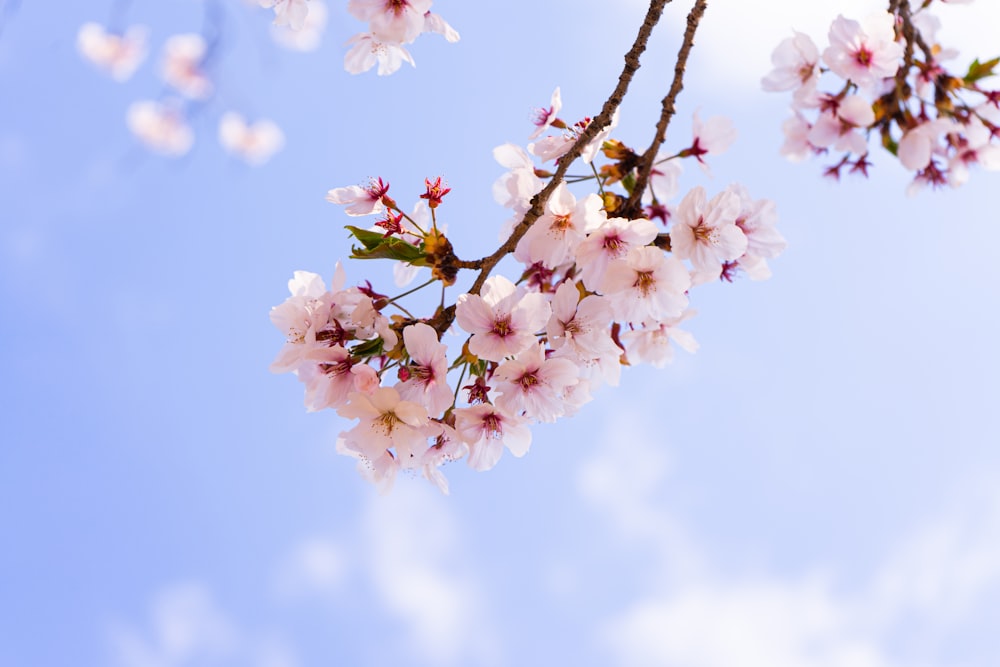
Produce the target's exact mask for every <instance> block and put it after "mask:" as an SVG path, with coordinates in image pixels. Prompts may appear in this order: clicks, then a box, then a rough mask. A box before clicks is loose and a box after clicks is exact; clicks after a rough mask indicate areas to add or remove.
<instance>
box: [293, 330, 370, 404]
mask: <svg viewBox="0 0 1000 667" xmlns="http://www.w3.org/2000/svg"><path fill="white" fill-rule="evenodd" d="M302 361H303V362H304V363H302V364H301V365H300V366H299V367H298V376H299V380H301V381H302V382H303V383H304V384H305V385H306V392H305V404H306V409H307V410H309V411H310V412H315V411H317V410H325V409H327V408H332V409H337V408H339V407H341V406H342V405H345V404H346V403H347V399H348V396H349V395H350V394H351V393H352V392H360V393H364V394H370V393H372V392H373V391H375V389H376V388H377V387H378V386H379V378H378V375H377V374H376V372H375V369H374V368H372V367H371V366H369V365H367V364H364V363H359V362H358V360H357V359H354V358H353V357H352V356H351V353H350V352H349V351H348V350H347V349H346V348H344V347H342V346H340V345H334V346H326V345H322V346H315V347H311V348H308V349H307V350H306V351H305V354H304V355H303V359H302Z"/></svg>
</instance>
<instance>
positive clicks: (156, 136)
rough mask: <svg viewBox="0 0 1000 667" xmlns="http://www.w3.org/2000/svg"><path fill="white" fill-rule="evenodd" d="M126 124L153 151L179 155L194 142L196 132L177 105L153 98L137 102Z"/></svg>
mask: <svg viewBox="0 0 1000 667" xmlns="http://www.w3.org/2000/svg"><path fill="white" fill-rule="evenodd" d="M126 123H127V124H128V128H129V130H131V131H132V134H134V135H135V136H136V137H137V138H138V139H139V141H141V142H142V143H143V144H145V145H146V147H147V148H149V149H150V150H152V151H155V152H157V153H161V154H163V155H169V156H171V157H180V156H181V155H184V154H185V153H187V152H188V151H189V150H191V146H192V144H194V132H192V131H191V127H190V126H189V125H188V124H187V122H186V120H185V118H184V114H183V113H181V112H180V111H179V110H178V109H177V108H176V107H174V106H171V105H166V104H161V103H159V102H154V101H152V100H142V101H139V102H134V103H132V105H131V106H130V107H129V108H128V113H127V115H126Z"/></svg>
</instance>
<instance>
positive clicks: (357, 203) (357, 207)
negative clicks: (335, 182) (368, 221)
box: [326, 178, 389, 216]
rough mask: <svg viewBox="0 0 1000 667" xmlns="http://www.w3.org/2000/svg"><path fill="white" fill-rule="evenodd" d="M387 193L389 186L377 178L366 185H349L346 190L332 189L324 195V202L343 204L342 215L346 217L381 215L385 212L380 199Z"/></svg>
mask: <svg viewBox="0 0 1000 667" xmlns="http://www.w3.org/2000/svg"><path fill="white" fill-rule="evenodd" d="M388 191H389V184H388V183H383V182H382V179H381V178H379V179H378V180H377V181H376V180H375V179H374V178H373V179H371V180H370V181H369V182H368V185H367V186H365V187H361V186H360V185H349V186H347V187H346V188H334V189H333V190H329V191H328V192H327V193H326V200H327V201H328V202H330V203H331V204H344V205H346V206H347V208H346V209H344V213H346V214H347V215H353V216H360V215H371V214H373V213H375V214H377V213H381V212H382V211H384V210H385V205H384V204H383V203H382V197H384V196H385V194H386V193H387V192H388Z"/></svg>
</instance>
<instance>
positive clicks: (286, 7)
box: [257, 0, 459, 75]
mask: <svg viewBox="0 0 1000 667" xmlns="http://www.w3.org/2000/svg"><path fill="white" fill-rule="evenodd" d="M257 1H258V2H259V3H260V6H261V7H268V8H273V9H274V24H275V25H276V26H285V27H287V28H288V29H289V31H290V32H291V33H292V34H295V33H298V32H300V31H304V32H306V33H310V34H315V33H316V31H317V28H318V29H319V30H320V31H321V30H322V26H323V25H325V23H326V10H325V7H323V6H322V4H321V3H320V1H319V0H257ZM432 3H433V0H349V1H348V3H347V11H349V12H350V13H351V16H353V17H354V18H356V19H358V20H359V21H365V22H367V23H368V30H367V31H366V32H362V33H358V34H357V35H354V36H353V37H351V39H350V40H348V42H347V43H348V44H350V45H351V48H350V49H349V50H348V52H347V55H345V56H344V69H345V70H347V71H348V72H350V73H351V74H360V73H362V72H367V71H368V70H370V69H371V68H372V67H374V66H375V65H376V64H378V74H379V75H386V74H392V73H393V72H395V71H396V70H398V69H399V68H400V67H401V66H402V64H403V63H404V62H408V63H410V65H414V66H415V63H414V61H413V56H411V55H410V52H409V51H407V50H406V48H405V46H404V45H406V44H412V43H413V42H414V41H415V40H416V39H417V37H419V36H420V35H421V34H422V33H425V32H433V33H437V34H439V35H444V38H445V39H447V40H448V41H449V42H457V41H458V39H459V35H458V32H456V31H455V29H454V28H452V27H451V26H450V25H448V23H447V22H445V20H444V19H442V18H441V17H440V16H439V15H437V14H434V13H432V12H431V4H432ZM317 12H319V16H318V17H317ZM284 34H286V35H287V33H284ZM299 41H300V42H304V43H308V44H311V43H312V42H313V41H315V40H314V39H313V38H312V37H311V36H310V37H309V38H308V39H305V40H299Z"/></svg>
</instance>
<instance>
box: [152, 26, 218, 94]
mask: <svg viewBox="0 0 1000 667" xmlns="http://www.w3.org/2000/svg"><path fill="white" fill-rule="evenodd" d="M207 52H208V45H207V44H206V42H205V38H204V37H202V36H201V35H199V34H196V33H186V34H183V35H174V36H172V37H170V38H169V39H168V40H167V41H166V43H165V44H164V45H163V65H162V68H161V73H162V74H163V80H164V81H166V82H167V84H168V85H170V86H171V87H173V88H174V89H175V90H176V91H177V92H179V93H180V94H181V95H183V96H185V97H189V98H192V99H204V98H206V97H208V95H209V94H210V93H211V92H212V82H211V80H210V79H209V78H208V75H207V74H206V73H205V71H204V70H203V69H202V65H203V63H204V60H205V56H206V54H207Z"/></svg>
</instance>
